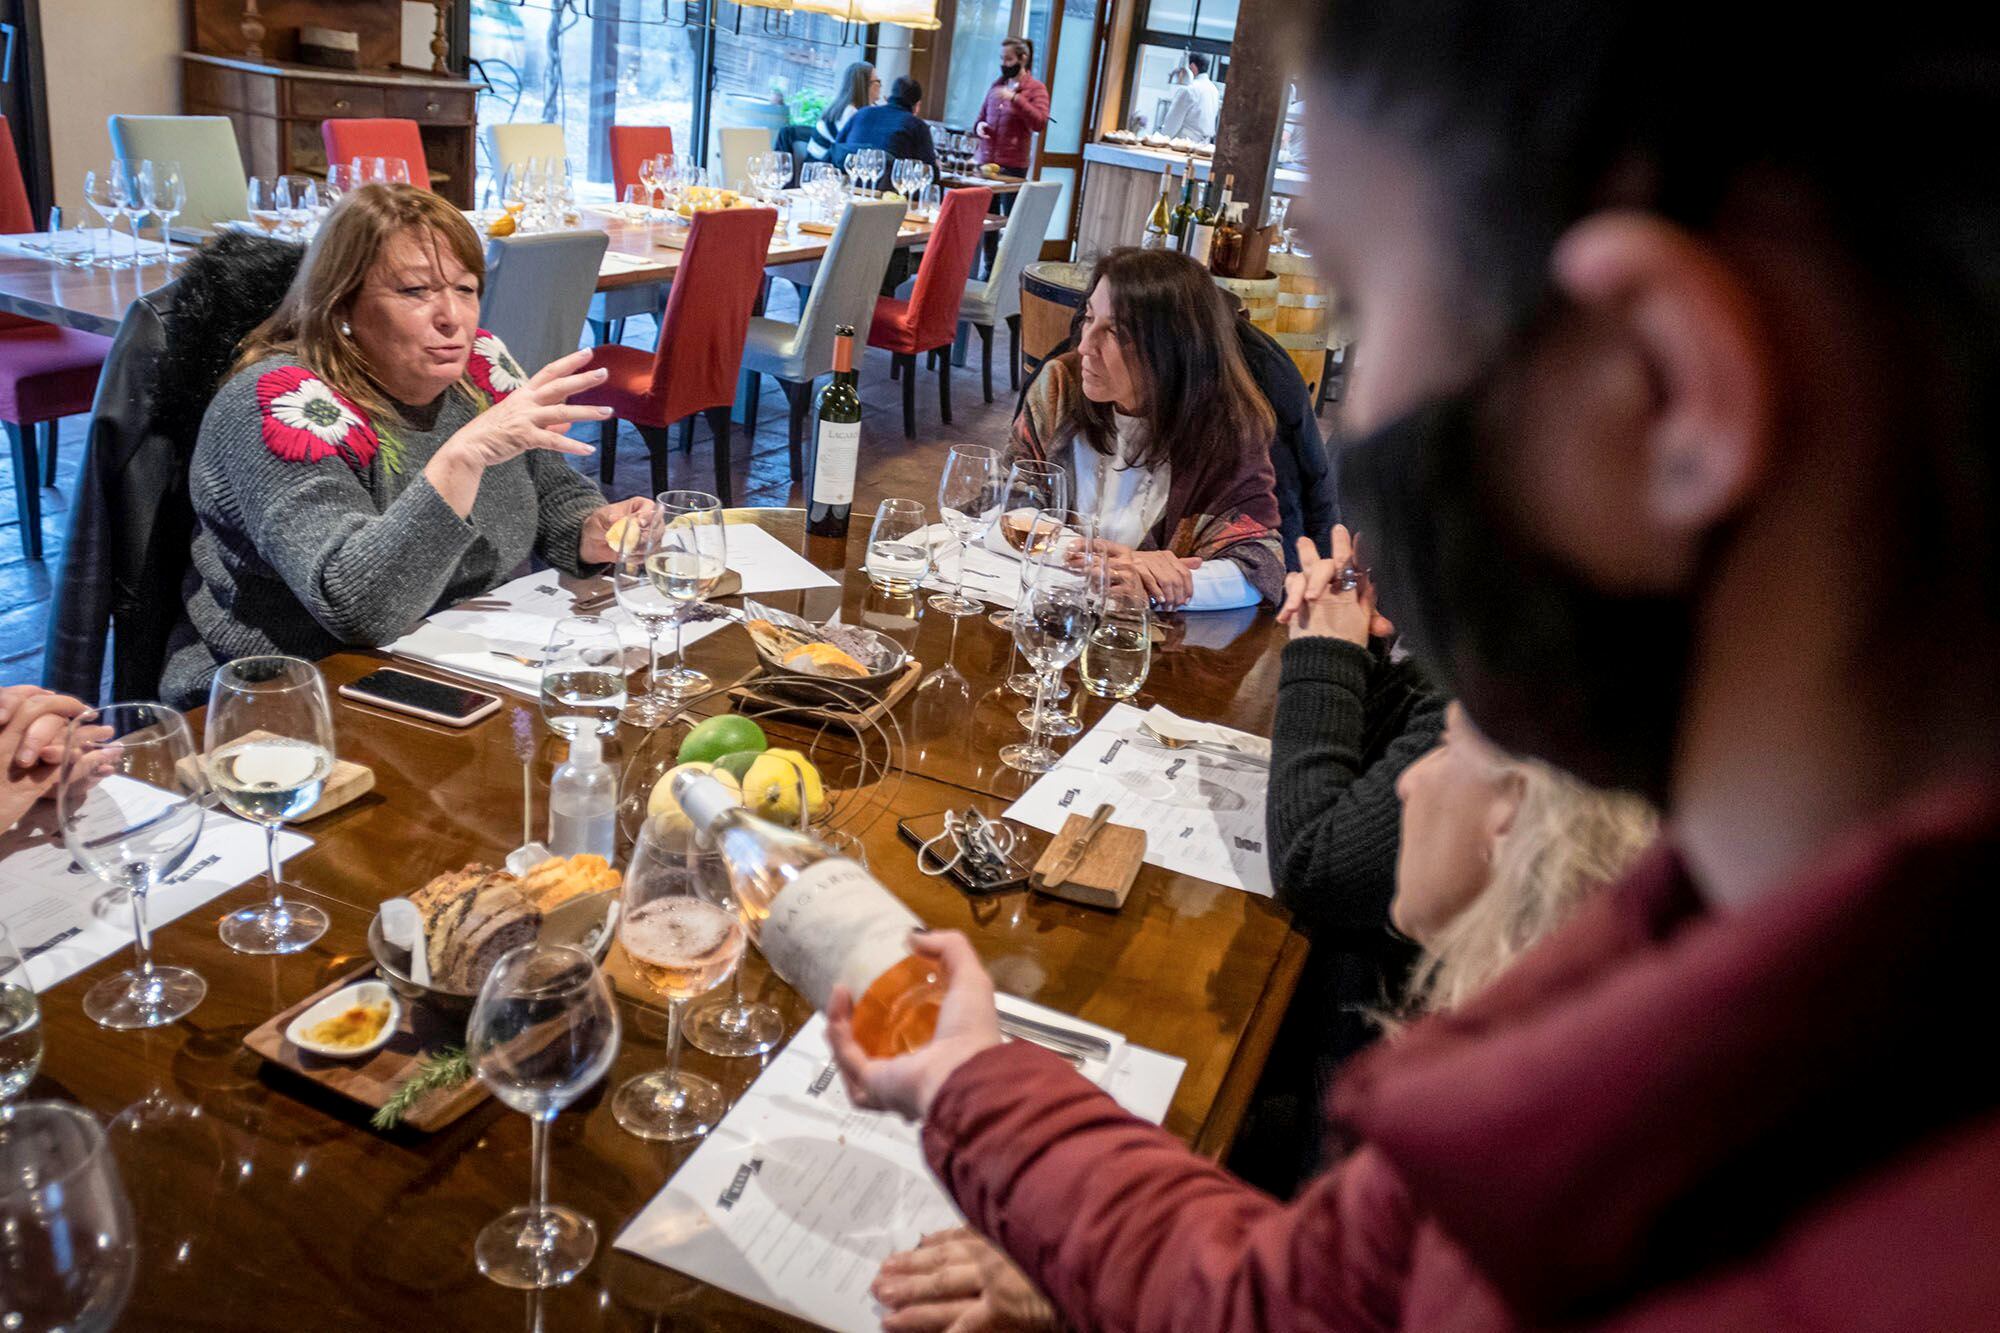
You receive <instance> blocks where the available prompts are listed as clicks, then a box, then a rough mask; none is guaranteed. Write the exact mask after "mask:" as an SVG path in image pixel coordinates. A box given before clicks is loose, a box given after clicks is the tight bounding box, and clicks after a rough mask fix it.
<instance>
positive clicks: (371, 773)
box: [179, 731, 375, 824]
mask: <svg viewBox="0 0 2000 1333" xmlns="http://www.w3.org/2000/svg"><path fill="white" fill-rule="evenodd" d="M267 734H268V733H266V732H262V731H252V732H246V733H244V738H245V739H246V740H247V739H251V738H253V737H254V738H257V739H260V740H261V739H264V738H265V737H266V736H267ZM179 767H180V771H181V772H182V773H183V774H184V775H185V776H187V777H188V778H190V779H192V778H194V777H195V776H197V775H198V774H199V773H200V771H201V756H199V755H189V756H188V757H187V758H186V759H183V760H181V762H180V765H179ZM374 790H375V770H374V769H372V768H370V767H368V766H367V765H366V764H356V763H352V762H350V761H348V760H346V759H335V760H334V761H333V772H332V774H331V775H329V776H328V777H327V780H326V786H325V787H323V788H321V789H320V793H319V799H318V800H317V801H315V802H313V807H312V809H310V810H308V811H306V812H305V813H304V814H302V815H300V816H299V817H298V818H297V819H288V820H286V821H285V822H286V823H287V824H307V823H310V822H312V821H313V820H315V819H318V818H319V817H320V816H321V815H330V814H332V813H333V812H334V811H336V810H338V809H340V807H342V806H343V805H346V804H348V803H349V802H351V801H358V800H360V799H361V798H362V797H364V796H366V795H367V794H368V793H369V792H371V791H374Z"/></svg>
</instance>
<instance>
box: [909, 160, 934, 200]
mask: <svg viewBox="0 0 2000 1333" xmlns="http://www.w3.org/2000/svg"><path fill="white" fill-rule="evenodd" d="M930 184H931V164H930V163H928V162H918V161H916V160H914V159H912V160H911V162H910V188H909V190H908V192H907V193H908V195H909V197H910V198H911V199H912V200H915V199H916V198H917V197H918V196H919V195H921V194H922V193H923V192H924V191H925V190H927V189H929V188H930Z"/></svg>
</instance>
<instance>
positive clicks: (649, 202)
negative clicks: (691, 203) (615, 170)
mask: <svg viewBox="0 0 2000 1333" xmlns="http://www.w3.org/2000/svg"><path fill="white" fill-rule="evenodd" d="M666 171H667V158H666V157H664V156H655V157H649V158H647V159H646V160H645V161H643V162H641V163H640V164H639V184H640V185H642V186H644V187H645V189H646V209H647V211H648V212H651V211H652V210H653V209H656V208H658V207H659V206H660V189H661V181H660V178H661V177H662V176H664V175H665V174H666Z"/></svg>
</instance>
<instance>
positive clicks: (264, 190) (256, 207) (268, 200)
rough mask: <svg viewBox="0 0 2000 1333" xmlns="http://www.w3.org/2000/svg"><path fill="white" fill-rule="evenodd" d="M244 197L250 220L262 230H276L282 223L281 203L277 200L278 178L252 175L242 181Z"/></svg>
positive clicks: (283, 216) (283, 218) (282, 211)
mask: <svg viewBox="0 0 2000 1333" xmlns="http://www.w3.org/2000/svg"><path fill="white" fill-rule="evenodd" d="M243 188H244V197H245V200H246V202H247V205H248V208H249V211H250V220H251V221H252V222H254V223H256V224H257V229H258V230H259V231H263V232H276V231H277V230H278V228H279V227H281V226H282V225H284V221H285V215H284V210H283V205H282V204H281V202H280V200H279V194H278V178H277V177H275V176H252V177H251V178H250V179H249V180H248V181H246V182H245V183H244V187H243Z"/></svg>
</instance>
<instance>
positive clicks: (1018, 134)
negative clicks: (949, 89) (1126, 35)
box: [972, 37, 1049, 273]
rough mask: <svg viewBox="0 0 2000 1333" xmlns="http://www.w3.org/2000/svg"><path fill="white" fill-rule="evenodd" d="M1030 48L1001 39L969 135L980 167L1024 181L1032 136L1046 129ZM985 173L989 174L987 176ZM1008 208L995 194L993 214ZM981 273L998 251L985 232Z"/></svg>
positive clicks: (1043, 96) (1010, 199) (1044, 95)
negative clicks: (996, 73)
mask: <svg viewBox="0 0 2000 1333" xmlns="http://www.w3.org/2000/svg"><path fill="white" fill-rule="evenodd" d="M1034 63H1035V47H1034V44H1033V43H1032V42H1030V41H1029V40H1028V39H1027V38H1025V37H1007V38H1003V39H1002V40H1001V42H1000V77H999V78H997V79H995V80H993V86H992V87H991V88H988V89H987V90H986V101H985V104H984V105H982V106H981V107H980V108H979V121H978V123H977V124H975V125H974V126H973V127H972V132H973V134H974V135H975V136H977V137H978V139H979V148H978V150H977V153H976V157H977V160H978V162H979V165H980V166H981V167H985V166H987V165H989V164H990V165H991V166H992V167H993V168H994V169H995V171H997V172H998V173H999V174H1000V175H1002V176H1012V177H1013V178H1014V179H1016V180H1021V179H1023V178H1025V177H1026V176H1027V174H1028V168H1029V167H1030V166H1031V165H1033V162H1034V137H1035V136H1036V135H1037V134H1039V133H1041V132H1042V131H1043V130H1044V129H1046V128H1048V123H1049V86H1048V85H1047V84H1045V83H1043V82H1042V81H1041V80H1040V79H1038V78H1036V77H1035V72H1034V70H1033V69H1032V68H1030V66H1032V65H1033V64H1034ZM989 174H991V173H989ZM1013 206H1014V196H1013V195H1011V194H1002V195H996V196H994V199H993V211H994V212H996V213H998V214H1000V216H1002V217H1005V216H1006V215H1007V212H1008V210H1009V209H1011V208H1012V207H1013ZM982 244H983V245H984V247H985V253H986V268H985V270H984V271H986V272H989V273H990V272H991V271H992V269H993V257H994V255H996V254H998V253H999V251H1000V233H998V232H989V233H988V234H987V236H986V239H985V241H984V242H983V243H982Z"/></svg>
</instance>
